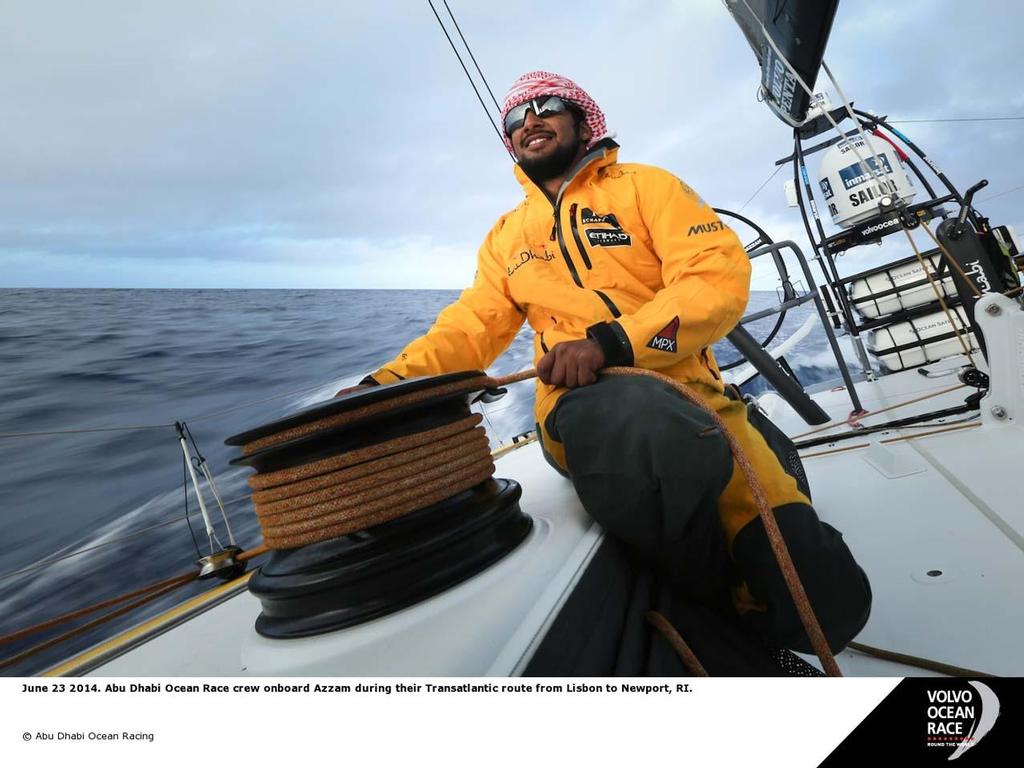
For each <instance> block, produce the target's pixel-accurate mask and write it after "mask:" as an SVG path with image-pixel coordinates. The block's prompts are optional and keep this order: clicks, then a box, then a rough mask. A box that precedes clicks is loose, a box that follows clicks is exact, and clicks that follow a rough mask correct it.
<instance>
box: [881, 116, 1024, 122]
mask: <svg viewBox="0 0 1024 768" xmlns="http://www.w3.org/2000/svg"><path fill="white" fill-rule="evenodd" d="M1000 120H1024V116H1021V117H933V118H929V119H927V120H926V119H920V120H889V122H890V123H993V122H997V121H1000Z"/></svg>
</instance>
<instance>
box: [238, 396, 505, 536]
mask: <svg viewBox="0 0 1024 768" xmlns="http://www.w3.org/2000/svg"><path fill="white" fill-rule="evenodd" d="M473 381H478V382H479V379H473ZM489 381H490V382H493V380H489ZM451 388H452V385H443V386H441V387H433V388H430V389H428V390H423V391H422V392H421V393H415V394H416V395H417V396H418V397H417V398H416V399H417V400H423V399H424V397H423V394H424V393H425V394H426V396H428V397H430V396H437V395H438V393H441V392H442V391H448V390H450V389H451ZM462 388H463V389H465V387H462ZM403 403H408V397H398V398H393V399H392V400H390V401H387V402H385V403H383V405H390V407H392V408H397V407H401V405H402V404H403ZM378 405H381V404H378ZM371 408H372V407H371ZM366 410H367V409H366V408H362V409H358V410H357V411H352V412H350V413H359V412H365V411H366ZM373 410H374V412H379V411H380V410H381V409H379V408H374V409H373ZM344 415H346V416H347V415H349V414H344ZM481 420H482V417H481V416H480V414H472V415H470V414H469V413H468V410H467V415H466V417H465V418H462V419H460V420H459V421H456V422H454V423H452V424H446V425H444V426H441V427H437V428H435V429H430V430H425V431H423V432H419V433H416V434H414V435H408V436H404V437H399V438H395V439H392V440H388V441H386V442H384V443H379V444H377V445H373V446H369V447H367V448H361V449H357V450H354V451H349V452H347V453H344V454H342V455H340V456H332V457H329V458H327V459H320V460H318V461H315V462H312V463H310V464H305V465H300V466H297V467H290V468H288V469H285V470H279V471H277V472H269V473H265V474H258V475H255V476H253V477H252V478H250V480H249V484H250V486H252V487H253V488H256V489H257V490H256V492H255V493H254V494H253V505H254V507H255V510H256V517H257V519H258V520H259V523H260V529H261V530H262V532H263V539H264V542H265V544H266V546H268V547H270V548H272V549H291V548H294V547H299V546H304V545H306V544H312V543H315V542H318V541H324V540H326V539H331V538H335V537H337V536H342V535H345V534H348V533H354V532H356V531H360V530H363V529H365V528H368V527H370V526H373V525H379V524H380V523H383V522H386V521H388V520H393V519H396V518H398V517H402V516H404V515H407V514H409V513H411V512H414V511H416V510H418V509H422V508H424V507H426V506H429V505H430V504H433V503H436V502H438V501H442V500H444V499H447V498H449V497H451V496H454V495H455V494H457V493H461V492H462V491H465V490H468V489H469V488H472V487H473V486H475V485H477V484H479V483H481V482H483V481H484V480H487V479H488V478H490V477H491V476H492V475H493V473H494V460H493V457H492V456H491V450H490V445H489V444H488V441H487V434H486V432H485V431H484V429H483V428H482V427H480V426H479V424H480V422H481ZM323 421H331V420H320V421H319V422H316V423H322V422H323ZM278 434H280V433H278ZM277 436H278V435H272V436H271V437H272V438H276V437H277Z"/></svg>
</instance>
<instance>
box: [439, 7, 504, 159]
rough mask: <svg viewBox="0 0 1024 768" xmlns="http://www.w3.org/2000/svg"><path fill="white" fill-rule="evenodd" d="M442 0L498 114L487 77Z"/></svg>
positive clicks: (452, 14)
mask: <svg viewBox="0 0 1024 768" xmlns="http://www.w3.org/2000/svg"><path fill="white" fill-rule="evenodd" d="M442 2H443V3H444V9H445V10H446V11H448V15H449V16H451V18H452V23H453V24H454V25H455V31H456V32H458V33H459V39H460V40H462V44H463V45H464V46H466V51H467V52H468V53H469V58H471V59H472V60H473V66H474V67H476V73H477V74H478V75H480V79H481V80H482V81H483V84H484V87H485V88H486V89H487V93H489V94H490V95H491V101H493V102H494V107H495V109H497V110H498V113H499V114H500V113H501V104H499V103H498V100H497V99H496V98H495V97H494V91H492V90H491V85H490V83H488V82H487V78H486V77H484V73H483V71H482V70H481V69H480V65H479V64H477V63H476V56H474V55H473V49H472V48H470V47H469V43H468V42H466V37H465V35H463V34H462V28H461V27H460V26H459V22H458V21H457V20H456V18H455V14H454V13H452V9H451V8H449V7H448V0H442ZM502 143H504V142H502Z"/></svg>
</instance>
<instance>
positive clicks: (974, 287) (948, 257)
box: [904, 219, 981, 299]
mask: <svg viewBox="0 0 1024 768" xmlns="http://www.w3.org/2000/svg"><path fill="white" fill-rule="evenodd" d="M921 227H922V228H923V229H924V231H925V232H927V233H928V237H930V238H931V239H932V241H933V242H934V243H935V245H937V246H938V248H939V250H940V251H941V252H942V255H943V256H945V257H946V261H947V262H948V263H949V265H950V266H951V267H953V269H955V270H956V271H957V272H958V273H959V274H960V277H962V278H963V280H964V282H965V283H967V285H969V286H970V287H971V291H972V292H973V293H974V298H976V299H980V298H981V289H980V288H978V285H977V283H975V282H974V281H973V280H972V279H971V278H969V277H968V276H967V273H966V272H964V270H963V267H961V266H960V262H958V261H957V260H956V259H954V258H953V257H952V255H950V253H949V251H948V250H947V249H946V246H944V245H943V244H942V243H940V242H939V239H938V238H937V237H936V236H935V233H934V232H932V230H931V227H929V226H928V222H927V221H925V220H924V219H922V220H921ZM904 231H906V230H904ZM907 237H910V233H909V232H908V233H907ZM911 244H913V241H911ZM914 252H915V253H917V247H916V246H915V247H914ZM918 258H920V256H919V257H918Z"/></svg>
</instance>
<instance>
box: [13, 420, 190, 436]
mask: <svg viewBox="0 0 1024 768" xmlns="http://www.w3.org/2000/svg"><path fill="white" fill-rule="evenodd" d="M173 427H174V424H173V423H171V424H140V425H138V426H128V427H82V428H81V429H51V430H47V431H44V432H0V437H42V436H44V435H80V434H83V433H86V432H138V431H142V430H147V429H167V428H173Z"/></svg>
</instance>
